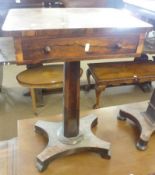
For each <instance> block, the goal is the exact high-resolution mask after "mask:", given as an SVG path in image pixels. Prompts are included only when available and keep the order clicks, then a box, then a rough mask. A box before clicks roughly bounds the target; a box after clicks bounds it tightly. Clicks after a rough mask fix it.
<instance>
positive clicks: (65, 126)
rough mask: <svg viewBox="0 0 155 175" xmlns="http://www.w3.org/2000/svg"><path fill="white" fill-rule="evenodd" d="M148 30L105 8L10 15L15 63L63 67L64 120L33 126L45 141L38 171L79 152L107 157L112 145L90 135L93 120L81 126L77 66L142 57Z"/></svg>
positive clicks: (6, 28) (27, 11) (8, 27)
mask: <svg viewBox="0 0 155 175" xmlns="http://www.w3.org/2000/svg"><path fill="white" fill-rule="evenodd" d="M151 28H152V25H150V24H148V23H145V22H143V21H141V20H139V19H137V18H135V17H132V16H129V15H128V14H126V13H124V12H123V11H119V10H116V9H108V8H107V9H103V8H98V9H97V8H77V9H76V8H69V9H68V8H65V9H43V8H41V9H40V8H38V9H13V10H10V11H9V13H8V15H7V17H6V20H5V23H4V25H3V31H4V32H5V33H6V35H10V36H13V37H14V41H15V49H16V59H17V62H18V64H36V63H41V62H58V61H61V62H62V61H63V62H65V66H64V82H65V83H64V110H63V116H64V121H63V122H62V123H55V122H45V121H38V122H37V123H36V124H35V128H36V130H37V131H43V132H44V133H45V134H47V135H48V139H49V142H48V145H47V147H46V148H45V150H44V151H43V152H42V153H40V154H39V155H38V156H37V168H38V170H39V171H43V170H44V169H45V168H46V167H47V166H48V164H49V161H51V160H54V159H55V158H57V157H60V156H62V155H68V154H73V153H75V152H79V151H83V150H89V151H93V152H98V153H100V154H101V156H103V157H105V158H110V143H108V142H105V141H103V140H100V139H98V138H97V137H96V136H94V135H93V134H92V133H91V127H93V126H94V125H95V124H97V118H96V116H94V115H90V116H88V117H86V118H82V119H81V120H80V121H79V111H80V108H79V103H80V61H82V60H93V59H104V58H106V59H107V58H123V57H129V56H140V54H141V53H142V50H143V44H144V37H145V33H146V32H147V31H149V30H151ZM32 149H34V148H32Z"/></svg>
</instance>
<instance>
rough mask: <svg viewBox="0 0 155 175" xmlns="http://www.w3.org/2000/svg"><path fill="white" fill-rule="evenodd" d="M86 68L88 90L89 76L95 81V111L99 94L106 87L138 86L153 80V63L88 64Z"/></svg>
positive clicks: (154, 77)
mask: <svg viewBox="0 0 155 175" xmlns="http://www.w3.org/2000/svg"><path fill="white" fill-rule="evenodd" d="M88 67H89V68H88V70H87V79H88V88H87V89H88V90H89V87H90V83H91V82H90V76H92V77H93V79H94V80H95V92H96V103H95V104H94V106H93V108H95V109H96V108H99V107H100V96H101V93H102V92H103V90H105V88H106V87H108V86H118V85H125V84H140V83H146V82H150V81H154V80H155V62H154V61H143V62H142V61H141V62H131V61H130V62H127V61H126V62H107V63H90V64H88Z"/></svg>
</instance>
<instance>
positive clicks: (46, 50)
mask: <svg viewBox="0 0 155 175" xmlns="http://www.w3.org/2000/svg"><path fill="white" fill-rule="evenodd" d="M51 50H52V49H51V47H50V46H46V47H45V48H44V52H45V53H46V54H48V53H50V52H51Z"/></svg>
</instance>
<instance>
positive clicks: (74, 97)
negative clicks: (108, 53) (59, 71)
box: [63, 62, 80, 137]
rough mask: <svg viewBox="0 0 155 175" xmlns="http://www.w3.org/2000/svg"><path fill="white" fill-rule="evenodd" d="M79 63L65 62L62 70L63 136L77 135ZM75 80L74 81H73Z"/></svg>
mask: <svg viewBox="0 0 155 175" xmlns="http://www.w3.org/2000/svg"><path fill="white" fill-rule="evenodd" d="M79 70H80V62H66V63H65V70H64V76H65V77H64V79H65V81H64V126H63V128H64V131H63V133H64V136H65V137H74V136H77V135H78V134H79V119H78V118H79V112H80V110H79V108H80V101H79V100H80V71H79ZM75 80H76V81H75Z"/></svg>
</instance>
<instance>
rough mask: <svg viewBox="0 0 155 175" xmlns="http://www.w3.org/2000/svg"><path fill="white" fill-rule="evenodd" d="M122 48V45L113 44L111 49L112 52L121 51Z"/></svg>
mask: <svg viewBox="0 0 155 175" xmlns="http://www.w3.org/2000/svg"><path fill="white" fill-rule="evenodd" d="M122 48H123V47H122V45H121V44H120V43H117V44H114V45H113V46H112V49H114V50H117V49H122Z"/></svg>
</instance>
